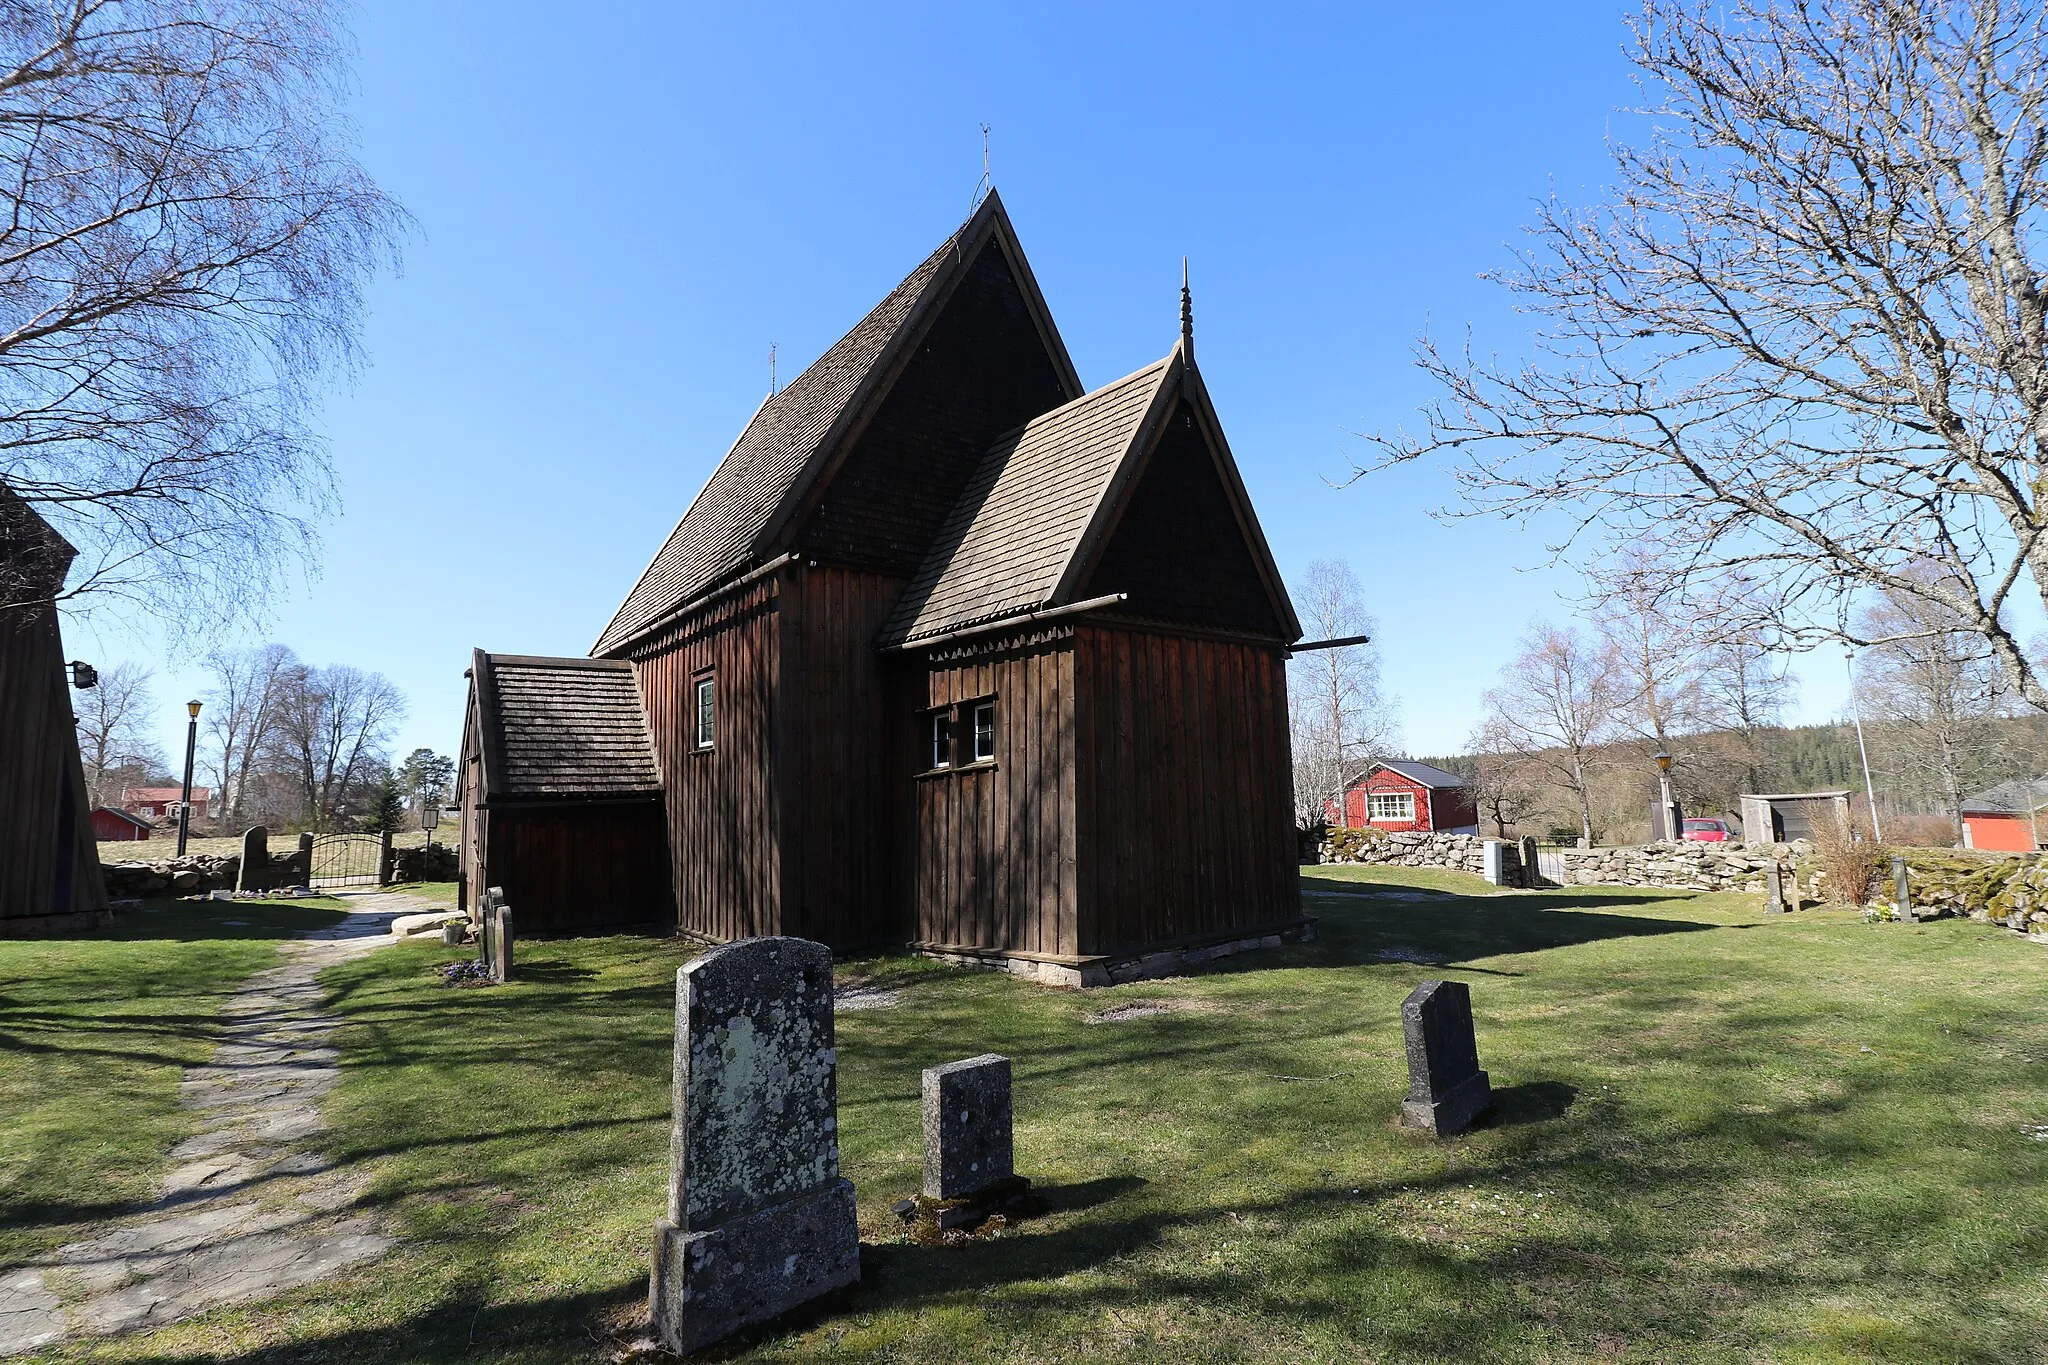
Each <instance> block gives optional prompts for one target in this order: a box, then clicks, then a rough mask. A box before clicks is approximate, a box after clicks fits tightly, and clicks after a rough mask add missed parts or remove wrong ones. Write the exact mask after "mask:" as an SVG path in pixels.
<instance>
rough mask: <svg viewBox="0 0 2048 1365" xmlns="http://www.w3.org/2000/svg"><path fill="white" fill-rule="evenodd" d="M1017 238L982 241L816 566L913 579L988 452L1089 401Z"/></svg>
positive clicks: (862, 464)
mask: <svg viewBox="0 0 2048 1365" xmlns="http://www.w3.org/2000/svg"><path fill="white" fill-rule="evenodd" d="M1006 236H1007V234H1006V233H1003V232H991V233H990V234H989V235H988V236H986V237H985V238H983V239H982V241H981V243H980V245H979V248H978V250H976V252H975V254H974V258H973V260H972V261H971V262H969V263H968V265H967V268H966V270H965V271H964V272H963V274H962V277H961V280H960V283H959V285H958V286H957V287H956V289H955V290H954V292H953V294H952V296H951V297H950V298H949V299H948V300H947V301H946V303H945V305H944V306H943V308H942V309H941V310H940V311H939V313H938V315H937V316H936V317H935V318H934V319H933V321H932V324H931V328H930V330H929V331H928V332H927V333H926V334H925V335H924V337H923V339H922V341H921V342H920V344H918V345H917V346H916V347H915V349H914V350H912V352H911V353H910V355H909V356H908V358H907V361H906V363H905V364H904V368H903V371H902V373H901V374H900V375H899V376H898V377H897V378H896V380H895V382H894V383H893V384H892V385H891V386H890V388H889V391H888V395H887V397H885V398H884V399H883V400H882V401H881V403H880V405H879V406H878V408H877V410H876V412H875V415H874V417H873V419H872V420H870V421H869V422H868V424H867V426H866V428H865V429H864V430H863V431H862V432H861V433H860V435H859V436H858V437H857V438H856V440H855V442H854V444H853V446H852V449H851V450H850V451H849V452H848V454H847V456H846V459H845V460H844V462H843V463H842V464H840V465H839V466H838V468H837V469H836V470H834V471H832V472H831V473H830V474H829V475H828V476H827V478H826V480H825V481H824V486H823V488H822V490H821V492H820V493H819V494H818V495H816V500H815V503H814V506H813V507H812V508H811V509H810V511H809V513H808V515H807V516H806V517H805V519H804V520H803V522H802V524H801V526H800V529H799V530H798V532H797V534H796V537H795V540H794V546H795V548H796V550H797V551H798V552H799V553H801V554H803V555H805V556H806V557H808V558H812V559H817V560H820V561H823V562H826V563H833V564H840V565H845V566H848V567H856V568H865V569H879V570H883V571H887V572H895V573H903V574H908V573H911V572H913V571H914V570H915V569H916V568H917V567H918V565H919V564H920V563H921V562H922V561H923V560H924V558H925V555H926V553H927V551H928V550H929V548H930V546H931V543H932V538H933V536H934V535H936V534H937V533H938V530H939V526H940V524H941V523H942V522H943V521H944V520H945V519H946V516H947V514H948V513H949V512H950V511H951V510H952V509H953V506H954V503H955V502H956V501H957V499H958V498H959V496H960V491H961V488H962V487H963V486H964V485H965V484H966V482H967V480H968V477H969V476H970V475H971V474H972V473H973V471H974V469H975V466H976V464H977V463H978V462H979V459H980V456H981V453H982V452H983V451H984V450H986V449H987V448H988V445H989V442H990V441H991V440H993V439H994V438H995V436H996V435H997V434H998V433H1000V432H1003V431H1007V430H1009V429H1011V428H1013V427H1016V426H1017V425H1019V424H1020V423H1023V422H1027V421H1029V420H1030V419H1031V418H1033V417H1036V416H1038V415H1039V414H1040V413H1043V412H1048V411H1050V410H1051V409H1053V408H1056V407H1058V406H1060V405H1061V404H1062V403H1065V402H1066V401H1067V400H1068V399H1070V398H1072V397H1074V396H1075V395H1076V394H1077V393H1078V392H1079V385H1078V384H1076V383H1075V382H1074V380H1073V378H1072V375H1073V370H1072V366H1071V365H1070V364H1069V363H1068V362H1067V359H1066V356H1065V353H1064V350H1063V349H1062V348H1061V347H1060V345H1059V341H1058V337H1057V335H1056V334H1052V333H1051V331H1050V328H1051V323H1050V321H1049V319H1047V318H1046V317H1045V315H1044V313H1043V309H1042V305H1038V304H1037V303H1036V301H1035V295H1036V289H1035V288H1034V287H1033V286H1031V285H1030V284H1029V283H1028V280H1027V279H1020V273H1024V272H1028V267H1024V266H1023V265H1022V255H1021V253H1019V254H1018V255H1017V256H1016V258H1015V260H1014V261H1013V259H1012V256H1011V252H1010V251H1009V250H1006V249H1005V248H1006V245H1008V244H1007V243H1006V241H1005V238H1006Z"/></svg>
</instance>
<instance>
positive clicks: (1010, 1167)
mask: <svg viewBox="0 0 2048 1365" xmlns="http://www.w3.org/2000/svg"><path fill="white" fill-rule="evenodd" d="M1014 1163H1015V1158H1014V1156H1013V1155H1012V1149H1011V1145H1010V1059H1009V1058H1008V1057H1000V1056H997V1055H996V1054H995V1053H993V1052H991V1053H987V1054H985V1055H984V1056H980V1057H969V1058H968V1059H967V1060H966V1061H964V1062H948V1063H946V1064H945V1065H944V1066H934V1067H930V1068H927V1069H926V1071H925V1073H924V1193H925V1197H926V1198H927V1199H964V1198H966V1197H967V1196H968V1195H970V1194H979V1193H981V1191H983V1190H985V1189H987V1188H988V1187H989V1186H991V1185H993V1184H995V1183H996V1182H998V1181H1003V1180H1008V1179H1009V1178H1010V1177H1011V1176H1012V1175H1014V1174H1016V1170H1015V1164H1014Z"/></svg>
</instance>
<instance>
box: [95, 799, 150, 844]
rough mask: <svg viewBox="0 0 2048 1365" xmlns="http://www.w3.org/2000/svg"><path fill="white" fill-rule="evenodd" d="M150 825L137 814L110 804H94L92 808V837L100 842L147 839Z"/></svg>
mask: <svg viewBox="0 0 2048 1365" xmlns="http://www.w3.org/2000/svg"><path fill="white" fill-rule="evenodd" d="M151 828H152V827H151V825H150V823H149V821H147V820H145V819H143V818H142V817H141V816H139V815H130V814H129V813H128V812H127V811H125V810H115V809H114V808H113V807H112V806H94V807H93V810H92V837H93V838H95V839H97V840H99V841H100V842H101V843H106V842H107V841H108V840H121V839H147V838H148V837H149V833H150V829H151Z"/></svg>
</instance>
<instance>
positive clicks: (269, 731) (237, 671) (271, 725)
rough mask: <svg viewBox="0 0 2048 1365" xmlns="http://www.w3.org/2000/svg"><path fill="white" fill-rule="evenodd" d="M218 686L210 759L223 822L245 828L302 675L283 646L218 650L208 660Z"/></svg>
mask: <svg viewBox="0 0 2048 1365" xmlns="http://www.w3.org/2000/svg"><path fill="white" fill-rule="evenodd" d="M206 667H207V671H208V672H210V673H212V674H213V686H212V687H211V688H210V689H209V690H208V691H207V692H206V694H205V698H204V699H205V701H206V703H207V705H206V710H205V711H204V713H203V714H204V715H205V716H206V733H207V738H208V741H209V745H210V754H209V759H210V762H211V765H212V767H213V771H214V774H215V780H216V781H217V782H218V784H219V787H218V790H219V791H220V793H221V805H220V811H221V819H222V820H223V821H225V822H227V823H228V824H229V825H230V826H231V827H239V826H240V824H241V823H242V821H243V820H244V819H246V818H247V816H248V810H249V800H248V792H249V779H250V776H251V774H252V773H254V772H255V771H256V764H257V762H258V760H259V758H260V757H261V756H262V755H263V754H264V752H265V751H266V750H267V749H268V748H269V747H270V741H271V737H272V735H273V734H274V732H275V731H276V729H277V726H278V723H279V721H280V720H281V718H282V714H283V711H284V706H285V702H286V699H287V696H288V694H289V692H290V689H291V688H292V687H293V686H295V685H297V683H298V681H299V678H300V674H301V672H302V670H301V669H300V668H299V661H298V658H297V656H296V655H294V654H293V653H292V652H291V650H289V649H287V648H285V647H284V646H283V645H278V644H268V645H258V646H256V647H255V648H253V649H215V650H212V651H210V652H209V653H208V654H207V656H206Z"/></svg>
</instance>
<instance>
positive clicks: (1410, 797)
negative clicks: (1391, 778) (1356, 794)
mask: <svg viewBox="0 0 2048 1365" xmlns="http://www.w3.org/2000/svg"><path fill="white" fill-rule="evenodd" d="M1382 801H1386V802H1391V803H1393V804H1394V806H1395V809H1394V810H1391V811H1383V810H1381V809H1380V802H1382ZM1376 820H1388V821H1396V820H1406V821H1408V822H1409V823H1410V824H1413V823H1414V822H1415V793H1414V792H1367V793H1366V794H1365V821H1366V823H1367V824H1372V823H1373V822H1374V821H1376Z"/></svg>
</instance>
